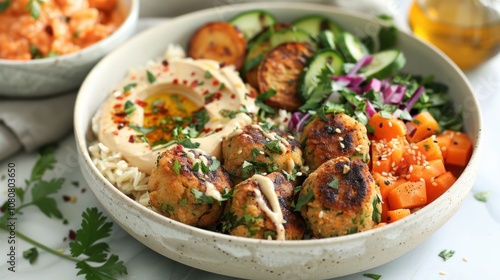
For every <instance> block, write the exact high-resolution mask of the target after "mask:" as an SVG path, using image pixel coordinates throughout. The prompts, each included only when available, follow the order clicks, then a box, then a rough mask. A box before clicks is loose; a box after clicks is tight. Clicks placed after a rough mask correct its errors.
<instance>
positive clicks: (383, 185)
mask: <svg viewBox="0 0 500 280" xmlns="http://www.w3.org/2000/svg"><path fill="white" fill-rule="evenodd" d="M373 179H374V180H375V183H376V184H377V185H378V186H379V188H380V196H381V198H382V215H381V216H382V219H381V221H386V220H387V211H388V210H389V208H390V207H389V201H388V200H387V195H388V194H389V192H390V191H391V190H392V189H394V188H395V187H397V186H399V185H401V184H402V183H405V182H407V180H406V179H404V178H402V177H399V178H395V177H389V176H384V175H382V174H380V173H378V172H375V173H373Z"/></svg>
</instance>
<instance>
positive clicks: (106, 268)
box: [0, 147, 127, 279]
mask: <svg viewBox="0 0 500 280" xmlns="http://www.w3.org/2000/svg"><path fill="white" fill-rule="evenodd" d="M53 151H54V149H53V147H51V148H48V149H44V150H42V152H41V153H40V155H39V157H38V159H37V161H36V162H35V165H34V166H33V169H32V171H31V175H30V178H29V179H28V180H26V182H25V183H26V186H25V187H24V188H23V187H16V195H17V197H18V198H19V201H20V202H21V203H20V205H18V206H17V207H16V208H15V209H8V208H7V207H8V203H7V201H6V202H5V203H4V204H3V205H2V209H3V210H9V211H3V212H4V214H3V215H2V216H0V230H3V231H5V232H10V228H8V227H7V224H8V223H7V221H8V218H9V217H12V216H16V215H22V211H21V210H23V209H25V208H26V207H28V206H36V207H37V208H38V209H39V210H40V211H41V212H42V213H44V214H45V215H46V216H47V217H49V218H52V217H55V218H57V219H63V215H62V213H61V211H60V210H59V208H58V206H57V202H56V200H55V199H54V197H53V195H54V194H57V193H58V191H59V190H60V189H61V187H62V185H63V183H64V178H52V179H49V180H45V179H44V175H45V173H46V171H48V170H52V169H54V166H55V164H56V159H55V157H54V154H53ZM28 192H30V193H31V197H27V196H26V194H27V193H28ZM28 198H31V200H28ZM112 227H113V223H112V222H108V221H107V218H106V217H105V216H104V215H103V214H102V213H101V212H99V210H98V209H97V208H87V209H86V210H85V211H84V212H83V213H82V223H81V228H80V229H79V230H77V232H76V237H75V240H74V241H72V242H70V244H69V247H70V252H71V254H70V255H67V254H63V253H61V252H60V251H57V250H54V249H52V248H50V247H48V246H45V245H44V244H41V243H39V242H38V241H36V240H34V239H32V238H30V237H28V236H26V235H25V234H23V233H22V232H20V231H17V230H16V237H19V238H20V239H23V240H24V241H26V242H28V243H30V244H32V245H34V246H35V247H36V248H39V249H42V250H44V251H46V252H48V253H51V254H53V255H56V256H58V257H61V258H64V259H67V260H71V261H73V262H75V263H76V268H77V269H78V273H77V275H84V276H85V279H115V278H116V276H119V275H125V274H127V269H126V267H125V265H124V263H123V261H120V260H119V257H118V256H116V255H114V254H111V255H109V254H108V253H109V249H110V247H109V245H108V244H107V243H105V242H104V241H102V240H103V239H105V238H107V237H109V236H110V233H111V229H112ZM36 248H31V249H28V250H26V251H25V252H24V253H23V257H24V258H26V259H27V260H28V261H29V262H30V263H31V264H33V263H34V262H35V261H36V259H37V257H38V256H39V255H38V251H37V249H36Z"/></svg>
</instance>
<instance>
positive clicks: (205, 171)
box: [201, 161, 210, 174]
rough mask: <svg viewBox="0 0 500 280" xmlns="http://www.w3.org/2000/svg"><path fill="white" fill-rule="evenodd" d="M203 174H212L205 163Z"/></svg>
mask: <svg viewBox="0 0 500 280" xmlns="http://www.w3.org/2000/svg"><path fill="white" fill-rule="evenodd" d="M201 172H203V174H208V173H209V172H210V169H209V168H208V166H207V165H206V164H205V162H203V161H202V162H201Z"/></svg>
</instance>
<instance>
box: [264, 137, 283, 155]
mask: <svg viewBox="0 0 500 280" xmlns="http://www.w3.org/2000/svg"><path fill="white" fill-rule="evenodd" d="M280 143H281V141H280V140H279V139H276V140H272V141H269V142H266V144H265V145H266V148H268V149H269V150H271V151H272V152H275V153H281V146H280Z"/></svg>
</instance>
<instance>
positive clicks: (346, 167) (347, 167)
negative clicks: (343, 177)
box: [343, 164, 351, 174]
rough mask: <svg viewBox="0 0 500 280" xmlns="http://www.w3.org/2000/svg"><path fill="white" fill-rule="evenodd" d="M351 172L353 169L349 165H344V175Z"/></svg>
mask: <svg viewBox="0 0 500 280" xmlns="http://www.w3.org/2000/svg"><path fill="white" fill-rule="evenodd" d="M349 170H351V167H349V165H347V164H346V165H344V170H343V173H344V174H347V172H349Z"/></svg>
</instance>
